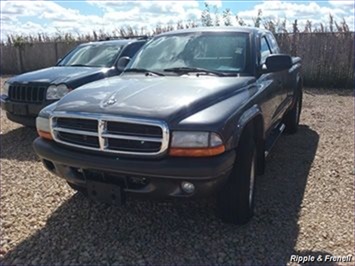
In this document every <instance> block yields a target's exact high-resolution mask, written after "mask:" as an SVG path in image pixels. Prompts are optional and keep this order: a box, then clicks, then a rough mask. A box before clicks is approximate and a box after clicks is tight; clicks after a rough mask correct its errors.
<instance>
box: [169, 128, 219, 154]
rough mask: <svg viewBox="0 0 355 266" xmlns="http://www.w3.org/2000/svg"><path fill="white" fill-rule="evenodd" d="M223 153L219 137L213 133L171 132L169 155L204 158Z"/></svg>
mask: <svg viewBox="0 0 355 266" xmlns="http://www.w3.org/2000/svg"><path fill="white" fill-rule="evenodd" d="M224 151H225V147H224V145H223V141H222V139H221V137H220V136H219V135H218V134H216V133H214V132H199V131H174V132H172V138H171V144H170V150H169V155H171V156H186V157H205V156H214V155H218V154H221V153H223V152H224Z"/></svg>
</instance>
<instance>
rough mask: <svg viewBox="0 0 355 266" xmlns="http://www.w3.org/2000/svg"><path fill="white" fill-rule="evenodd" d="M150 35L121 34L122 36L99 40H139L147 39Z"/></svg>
mask: <svg viewBox="0 0 355 266" xmlns="http://www.w3.org/2000/svg"><path fill="white" fill-rule="evenodd" d="M149 38H150V37H149V36H148V35H132V36H120V37H106V38H104V39H100V40H99V41H110V40H128V39H137V40H147V39H149Z"/></svg>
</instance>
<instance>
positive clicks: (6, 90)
mask: <svg viewBox="0 0 355 266" xmlns="http://www.w3.org/2000/svg"><path fill="white" fill-rule="evenodd" d="M9 88H10V84H9V83H7V82H5V83H4V87H3V94H5V95H9Z"/></svg>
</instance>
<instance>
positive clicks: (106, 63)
mask: <svg viewBox="0 0 355 266" xmlns="http://www.w3.org/2000/svg"><path fill="white" fill-rule="evenodd" d="M121 48H122V46H120V45H117V44H103V43H99V44H88V45H83V46H78V47H77V48H75V49H74V50H73V51H71V52H70V53H69V54H68V55H67V56H66V57H64V58H63V60H62V61H60V63H59V64H58V66H88V67H111V66H112V65H113V64H114V62H115V60H116V58H117V56H118V54H119V52H120V51H121Z"/></svg>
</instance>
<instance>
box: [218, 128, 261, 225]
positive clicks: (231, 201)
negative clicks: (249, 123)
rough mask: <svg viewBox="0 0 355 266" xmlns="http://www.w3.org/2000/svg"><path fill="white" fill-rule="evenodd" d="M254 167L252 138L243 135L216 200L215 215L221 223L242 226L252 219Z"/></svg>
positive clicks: (255, 150)
mask: <svg viewBox="0 0 355 266" xmlns="http://www.w3.org/2000/svg"><path fill="white" fill-rule="evenodd" d="M245 133H249V132H245ZM256 166H257V149H256V145H255V141H254V139H253V136H252V134H243V135H242V137H241V139H240V145H239V146H238V151H237V158H236V162H235V164H234V168H233V170H232V173H231V175H230V176H229V179H228V181H227V183H226V184H225V186H224V187H223V189H222V190H221V191H220V193H219V195H218V198H217V214H218V216H219V217H220V218H221V219H222V221H223V222H226V223H232V224H238V225H242V224H246V223H247V222H249V220H250V219H251V218H252V216H253V214H254V198H255V177H256V173H257V168H256Z"/></svg>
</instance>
